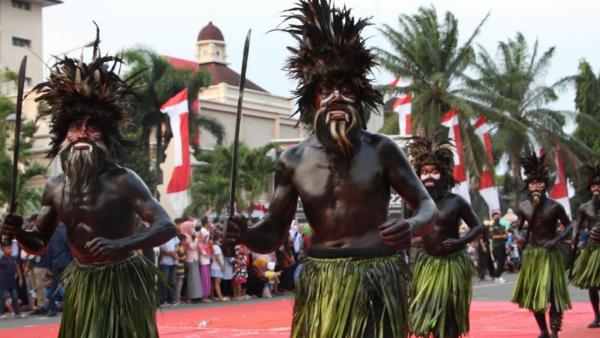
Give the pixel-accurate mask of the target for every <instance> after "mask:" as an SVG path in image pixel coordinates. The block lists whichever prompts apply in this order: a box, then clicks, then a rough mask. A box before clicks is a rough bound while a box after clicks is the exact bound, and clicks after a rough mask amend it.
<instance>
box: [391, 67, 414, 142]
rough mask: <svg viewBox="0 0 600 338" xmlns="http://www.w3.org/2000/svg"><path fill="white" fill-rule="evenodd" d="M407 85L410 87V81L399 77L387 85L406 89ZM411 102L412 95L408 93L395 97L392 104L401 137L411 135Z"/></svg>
mask: <svg viewBox="0 0 600 338" xmlns="http://www.w3.org/2000/svg"><path fill="white" fill-rule="evenodd" d="M408 85H410V81H409V80H408V79H403V78H400V77H398V78H396V79H395V80H394V81H392V82H390V83H389V84H388V86H390V87H406V86H408ZM411 102H412V95H411V94H410V93H406V94H404V95H402V96H400V97H397V98H396V99H395V100H394V103H393V104H392V110H393V111H394V112H396V113H397V114H398V130H399V131H400V136H403V137H406V136H410V135H411V134H412V125H411V116H410V113H411Z"/></svg>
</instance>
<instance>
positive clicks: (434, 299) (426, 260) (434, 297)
mask: <svg viewBox="0 0 600 338" xmlns="http://www.w3.org/2000/svg"><path fill="white" fill-rule="evenodd" d="M474 272H475V268H474V266H473V263H472V262H471V260H470V259H469V257H468V256H467V253H466V252H465V251H463V250H461V251H458V252H455V253H452V254H450V255H447V256H429V255H427V254H425V253H421V254H420V255H419V256H418V257H417V259H416V262H415V266H414V270H413V278H412V280H413V283H412V293H411V301H410V311H409V312H410V331H411V333H413V334H414V335H415V336H417V337H429V335H430V334H433V335H434V336H436V337H445V330H446V327H445V326H446V320H447V318H446V315H447V313H446V312H447V309H448V306H452V307H453V309H454V317H455V318H454V320H455V321H456V323H457V324H458V333H459V334H460V335H461V336H462V335H466V334H467V333H468V332H469V307H470V305H471V297H472V294H473V274H474ZM448 302H450V304H448Z"/></svg>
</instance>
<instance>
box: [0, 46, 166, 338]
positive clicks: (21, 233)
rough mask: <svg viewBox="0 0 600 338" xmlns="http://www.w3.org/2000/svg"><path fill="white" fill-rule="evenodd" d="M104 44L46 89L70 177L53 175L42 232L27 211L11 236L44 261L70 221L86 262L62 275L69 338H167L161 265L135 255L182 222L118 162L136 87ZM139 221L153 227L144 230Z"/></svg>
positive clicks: (57, 145)
mask: <svg viewBox="0 0 600 338" xmlns="http://www.w3.org/2000/svg"><path fill="white" fill-rule="evenodd" d="M98 43H99V39H98V38H96V42H95V45H94V58H93V60H92V61H91V62H90V63H87V64H86V63H84V62H83V61H81V60H75V59H71V58H68V57H65V58H63V59H61V60H59V61H58V62H57V63H56V65H55V66H54V67H53V69H52V72H51V74H50V79H49V80H48V81H47V82H44V83H41V84H39V85H37V86H36V87H35V88H34V90H37V91H39V92H40V94H41V96H40V97H39V98H38V99H37V100H38V101H41V102H44V103H45V104H46V105H47V106H48V109H47V110H46V111H44V112H43V113H42V115H43V116H48V117H50V128H51V129H50V132H51V134H52V143H51V149H50V151H49V153H48V157H49V158H54V157H56V156H58V158H59V159H60V161H61V164H62V169H63V172H64V174H61V175H58V176H56V177H52V178H50V179H49V180H48V182H47V183H46V186H45V189H44V192H43V195H42V209H41V211H40V213H39V217H38V224H37V227H36V228H34V229H32V230H23V229H22V228H21V225H22V223H23V219H22V218H21V216H18V215H10V216H9V217H7V218H6V220H5V224H4V227H3V235H11V236H12V235H14V236H16V239H17V241H18V242H19V244H20V245H21V246H22V247H23V248H24V249H25V250H26V251H27V252H29V253H31V254H34V255H40V254H42V253H43V252H44V251H46V249H47V247H48V242H49V241H50V238H51V237H52V234H53V233H54V230H55V229H56V226H57V224H58V223H59V222H64V223H65V225H66V227H67V234H68V237H69V241H70V244H71V250H72V251H73V254H74V255H75V258H76V260H75V261H73V263H71V265H69V267H68V268H67V269H66V270H65V272H64V274H63V276H62V278H63V281H64V286H65V290H66V294H65V302H64V312H63V315H62V322H61V327H60V333H59V337H64V338H73V337H102V338H106V337H115V338H116V337H140V338H142V337H143V338H146V337H158V332H157V327H156V317H155V310H156V307H157V305H158V296H157V292H156V286H155V280H156V277H157V275H158V274H159V271H158V269H157V268H156V267H155V266H154V265H152V263H151V262H149V261H148V260H147V259H145V258H144V257H142V256H140V255H138V254H136V253H134V252H135V250H137V249H141V248H144V247H155V246H159V245H160V244H162V243H164V242H166V241H167V240H169V239H170V238H172V237H173V236H175V234H176V230H175V225H174V224H173V221H172V220H171V219H170V218H169V216H168V215H167V214H166V212H165V211H164V210H163V208H162V207H161V206H160V204H158V202H157V201H156V200H155V199H153V198H152V195H151V194H150V191H149V190H148V188H147V187H146V185H145V184H144V182H143V181H142V180H141V179H140V178H139V177H138V176H137V175H136V174H135V173H134V172H133V171H131V170H129V169H127V168H124V167H121V166H119V165H117V164H115V163H114V162H113V159H114V158H115V156H116V154H117V153H118V152H119V150H120V149H122V147H123V146H125V145H126V144H127V143H128V142H127V141H126V140H125V139H124V138H123V137H122V135H121V128H122V127H123V126H124V125H125V123H126V121H127V118H126V113H125V107H124V105H123V101H122V100H123V97H124V96H125V95H127V94H128V93H129V92H130V90H131V82H128V81H124V80H121V79H120V78H119V76H118V75H117V74H116V73H115V72H113V71H114V69H115V67H116V66H118V65H119V64H120V63H121V60H120V59H118V58H116V57H112V56H103V57H101V56H100V53H99V51H98ZM138 216H139V218H141V219H142V220H143V221H145V222H147V223H148V224H150V226H149V227H148V228H147V229H145V230H144V231H141V232H139V231H136V225H137V224H139V220H138Z"/></svg>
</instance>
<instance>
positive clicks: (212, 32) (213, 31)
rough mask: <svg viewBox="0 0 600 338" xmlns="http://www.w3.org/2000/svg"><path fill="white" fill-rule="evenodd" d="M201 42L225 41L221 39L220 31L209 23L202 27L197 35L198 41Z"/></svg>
mask: <svg viewBox="0 0 600 338" xmlns="http://www.w3.org/2000/svg"><path fill="white" fill-rule="evenodd" d="M202 40H217V41H225V38H223V33H221V30H220V29H219V28H217V26H215V25H213V23H212V21H210V22H209V23H208V25H206V26H204V28H202V29H201V30H200V33H198V41H202Z"/></svg>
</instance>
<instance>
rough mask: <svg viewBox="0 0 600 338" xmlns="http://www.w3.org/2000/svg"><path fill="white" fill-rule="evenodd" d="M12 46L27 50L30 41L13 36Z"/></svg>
mask: <svg viewBox="0 0 600 338" xmlns="http://www.w3.org/2000/svg"><path fill="white" fill-rule="evenodd" d="M13 46H18V47H26V48H29V47H31V40H27V39H21V38H17V37H14V36H13Z"/></svg>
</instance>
